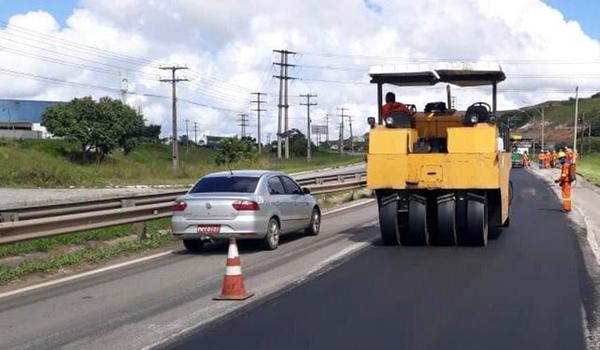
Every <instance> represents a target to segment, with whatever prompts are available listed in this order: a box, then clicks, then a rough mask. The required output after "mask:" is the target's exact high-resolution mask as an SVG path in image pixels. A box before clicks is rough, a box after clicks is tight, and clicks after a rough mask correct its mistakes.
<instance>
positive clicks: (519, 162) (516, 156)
mask: <svg viewBox="0 0 600 350" xmlns="http://www.w3.org/2000/svg"><path fill="white" fill-rule="evenodd" d="M512 167H513V168H522V167H523V153H522V152H519V150H517V149H515V150H513V151H512Z"/></svg>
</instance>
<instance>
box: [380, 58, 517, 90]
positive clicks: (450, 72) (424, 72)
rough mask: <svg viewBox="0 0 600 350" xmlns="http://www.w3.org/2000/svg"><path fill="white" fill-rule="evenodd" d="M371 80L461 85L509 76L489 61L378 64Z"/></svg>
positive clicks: (494, 80) (409, 84)
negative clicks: (435, 63)
mask: <svg viewBox="0 0 600 350" xmlns="http://www.w3.org/2000/svg"><path fill="white" fill-rule="evenodd" d="M369 75H370V76H371V83H374V84H393V85H397V86H428V85H435V84H437V83H448V84H454V85H458V86H463V87H464V86H481V85H492V84H494V83H498V82H501V81H503V80H504V79H506V76H505V75H504V72H503V71H502V68H501V67H500V66H499V65H493V64H487V63H472V64H464V63H460V64H443V65H438V67H429V66H427V65H402V66H398V65H393V66H376V67H371V69H369Z"/></svg>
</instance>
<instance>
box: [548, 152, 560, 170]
mask: <svg viewBox="0 0 600 350" xmlns="http://www.w3.org/2000/svg"><path fill="white" fill-rule="evenodd" d="M558 164H559V163H558V154H557V153H556V150H554V149H553V150H552V153H550V168H555V167H556V166H557V165H558Z"/></svg>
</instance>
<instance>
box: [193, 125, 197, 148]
mask: <svg viewBox="0 0 600 350" xmlns="http://www.w3.org/2000/svg"><path fill="white" fill-rule="evenodd" d="M194 143H195V144H196V146H198V122H194Z"/></svg>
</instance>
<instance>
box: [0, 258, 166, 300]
mask: <svg viewBox="0 0 600 350" xmlns="http://www.w3.org/2000/svg"><path fill="white" fill-rule="evenodd" d="M176 251H178V250H169V251H167V252H162V253H157V254H153V255H149V256H145V257H142V258H138V259H134V260H129V261H125V262H122V263H119V264H115V265H110V266H106V267H102V268H99V269H96V270H91V271H87V272H83V273H80V274H77V275H73V276H68V277H63V278H59V279H57V280H53V281H48V282H43V283H40V284H35V285H33V286H29V287H24V288H21V289H16V290H11V291H9V292H4V293H0V299H2V298H6V297H9V296H11V295H16V294H21V293H25V292H29V291H32V290H36V289H40V288H44V287H50V286H54V285H56V284H59V283H64V282H68V281H73V280H76V279H80V278H83V277H88V276H93V275H96V274H99V273H102V272H106V271H111V270H114V269H118V268H121V267H125V266H129V265H133V264H138V263H141V262H144V261H148V260H152V259H156V258H160V257H161V256H165V255H169V254H171V253H173V252H176Z"/></svg>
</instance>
